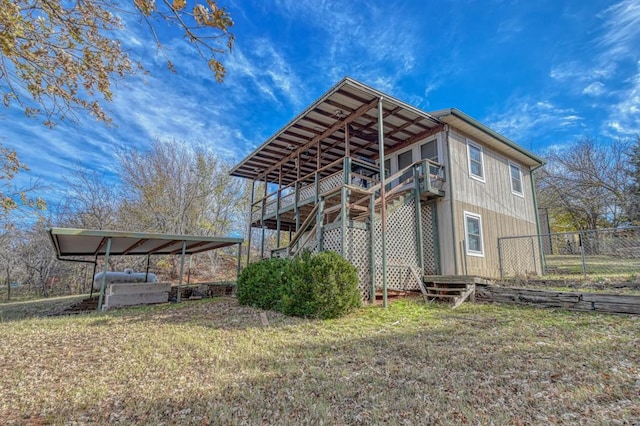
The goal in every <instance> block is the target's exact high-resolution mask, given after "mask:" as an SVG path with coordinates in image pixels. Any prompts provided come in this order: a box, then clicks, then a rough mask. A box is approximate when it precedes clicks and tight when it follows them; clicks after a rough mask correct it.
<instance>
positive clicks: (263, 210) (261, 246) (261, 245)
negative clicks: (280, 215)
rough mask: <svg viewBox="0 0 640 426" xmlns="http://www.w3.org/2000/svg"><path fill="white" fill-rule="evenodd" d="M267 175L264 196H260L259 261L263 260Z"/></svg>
mask: <svg viewBox="0 0 640 426" xmlns="http://www.w3.org/2000/svg"><path fill="white" fill-rule="evenodd" d="M268 186H269V185H268V184H267V175H266V174H265V176H264V194H263V196H262V216H261V217H260V225H261V226H262V241H261V243H260V259H264V215H265V214H266V211H267V209H266V207H267V188H268Z"/></svg>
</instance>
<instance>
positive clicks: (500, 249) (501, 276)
mask: <svg viewBox="0 0 640 426" xmlns="http://www.w3.org/2000/svg"><path fill="white" fill-rule="evenodd" d="M498 265H499V267H500V279H501V280H502V279H504V269H502V238H498Z"/></svg>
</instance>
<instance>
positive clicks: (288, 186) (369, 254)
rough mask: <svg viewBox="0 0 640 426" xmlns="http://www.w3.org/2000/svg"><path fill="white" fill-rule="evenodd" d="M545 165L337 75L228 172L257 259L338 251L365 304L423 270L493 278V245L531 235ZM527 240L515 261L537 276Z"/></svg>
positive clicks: (487, 133) (504, 142)
mask: <svg viewBox="0 0 640 426" xmlns="http://www.w3.org/2000/svg"><path fill="white" fill-rule="evenodd" d="M380 141H384V143H382V144H381V143H380ZM381 159H382V161H381ZM542 163H543V162H542V160H541V159H540V158H538V157H537V156H535V155H534V154H532V153H531V152H528V151H527V150H525V149H524V148H522V147H520V146H518V145H516V144H515V143H514V142H512V141H510V140H509V139H507V138H505V137H504V136H502V135H500V134H499V133H497V132H495V131H493V130H491V129H489V128H488V127H486V126H485V125H483V124H482V123H480V122H478V121H476V120H475V119H473V118H471V117H469V116H468V115H466V114H464V113H463V112H461V111H459V110H457V109H446V110H440V111H435V112H431V113H427V112H424V111H421V110H419V109H417V108H415V107H413V106H411V105H408V104H406V103H404V102H402V101H400V100H398V99H395V98H393V97H391V96H388V95H386V94H384V93H381V92H379V91H377V90H375V89H373V88H371V87H368V86H366V85H364V84H362V83H360V82H358V81H355V80H353V79H350V78H345V79H343V80H342V81H340V82H339V83H338V84H337V85H335V86H334V87H333V88H331V90H329V91H328V92H327V93H326V94H324V95H323V96H322V97H320V99H318V100H317V101H315V102H314V103H313V104H311V105H310V106H309V107H308V108H307V109H306V110H304V111H303V112H302V113H300V114H299V115H298V116H297V117H295V118H294V119H293V120H292V121H291V122H289V123H288V124H287V125H286V126H284V127H283V128H282V129H281V130H280V131H278V132H277V133H276V134H275V135H273V136H272V137H271V138H269V139H268V140H267V141H266V142H265V143H264V144H262V145H261V146H260V147H258V148H257V149H256V150H255V151H254V152H253V153H251V154H250V155H249V156H248V157H246V158H245V159H244V160H242V161H241V162H240V163H239V164H237V165H236V166H235V167H234V168H233V170H232V171H231V174H232V175H233V176H238V177H243V178H247V179H250V180H252V181H253V188H254V190H253V194H252V195H253V196H252V200H251V214H250V224H249V230H250V231H251V230H254V231H256V230H258V232H257V234H258V235H257V237H258V238H260V239H261V241H262V243H261V247H262V250H261V252H262V256H263V257H268V256H291V255H293V254H295V253H297V252H299V251H300V250H302V249H304V248H306V249H310V250H313V251H322V250H334V251H336V252H338V253H341V254H342V255H343V256H345V257H346V258H347V259H348V260H350V261H351V262H352V263H353V264H354V265H355V266H356V267H357V269H358V273H359V278H360V288H361V290H362V293H363V297H364V298H371V297H373V294H374V292H375V291H376V290H377V289H379V288H383V287H384V288H385V291H386V289H397V290H417V289H419V288H420V287H421V286H422V283H421V277H423V276H424V275H465V276H467V275H475V276H480V277H488V278H492V277H499V276H500V253H498V248H497V239H498V238H499V237H505V236H516V235H536V234H539V232H538V221H537V214H536V212H537V206H536V199H535V191H534V182H533V175H532V172H533V170H535V169H536V168H538V167H540V166H541V165H542ZM265 232H272V233H273V232H275V236H276V240H277V246H278V248H277V249H275V250H273V251H272V252H270V253H266V252H265V245H264V238H265ZM270 235H272V234H270ZM255 237H256V232H249V239H250V240H251V239H252V238H255ZM254 243H255V240H254ZM533 243H534V245H535V247H533V252H532V253H533V256H532V255H531V254H527V255H526V256H524V255H523V262H531V269H530V270H539V262H541V260H540V250H539V242H538V241H534V242H533ZM249 246H251V241H249ZM524 257H526V259H524ZM385 294H386V293H385Z"/></svg>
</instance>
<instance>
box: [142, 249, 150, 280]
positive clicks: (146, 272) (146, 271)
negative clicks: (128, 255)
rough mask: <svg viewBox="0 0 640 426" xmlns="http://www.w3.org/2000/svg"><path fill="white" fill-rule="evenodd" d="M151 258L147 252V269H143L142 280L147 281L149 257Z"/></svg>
mask: <svg viewBox="0 0 640 426" xmlns="http://www.w3.org/2000/svg"><path fill="white" fill-rule="evenodd" d="M150 258H151V255H150V254H148V255H147V269H145V271H144V282H145V283H146V282H149V259H150Z"/></svg>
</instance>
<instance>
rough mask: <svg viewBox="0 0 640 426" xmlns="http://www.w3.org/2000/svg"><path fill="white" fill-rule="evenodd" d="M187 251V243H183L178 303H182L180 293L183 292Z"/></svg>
mask: <svg viewBox="0 0 640 426" xmlns="http://www.w3.org/2000/svg"><path fill="white" fill-rule="evenodd" d="M186 251H187V242H186V241H183V242H182V255H181V256H180V280H179V281H178V294H177V296H176V302H177V303H180V292H181V291H182V274H183V273H184V255H185V252H186Z"/></svg>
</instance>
